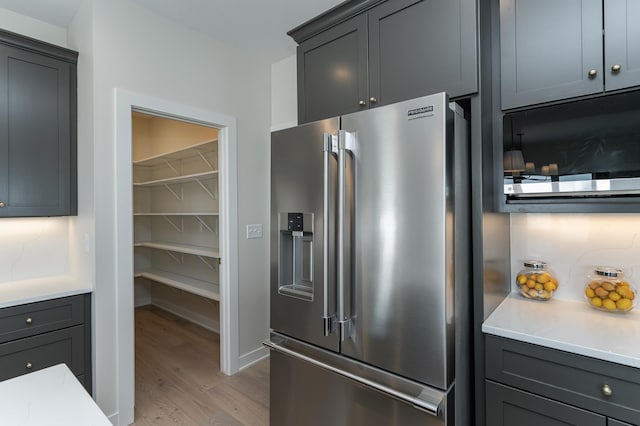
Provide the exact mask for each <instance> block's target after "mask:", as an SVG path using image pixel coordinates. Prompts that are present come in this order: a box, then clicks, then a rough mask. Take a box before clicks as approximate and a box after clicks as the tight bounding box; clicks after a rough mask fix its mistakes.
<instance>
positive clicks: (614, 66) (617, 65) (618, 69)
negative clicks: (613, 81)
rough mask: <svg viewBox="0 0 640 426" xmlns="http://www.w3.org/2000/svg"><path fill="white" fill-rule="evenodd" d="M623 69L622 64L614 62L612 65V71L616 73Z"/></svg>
mask: <svg viewBox="0 0 640 426" xmlns="http://www.w3.org/2000/svg"><path fill="white" fill-rule="evenodd" d="M621 69H622V67H621V66H620V64H614V65H612V66H611V72H612V73H614V74H617V73H619V72H620V70H621Z"/></svg>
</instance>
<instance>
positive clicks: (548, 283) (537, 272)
mask: <svg viewBox="0 0 640 426" xmlns="http://www.w3.org/2000/svg"><path fill="white" fill-rule="evenodd" d="M523 266H524V269H523V270H522V271H520V272H518V275H516V285H517V286H518V288H519V289H520V294H522V295H523V296H524V297H526V298H529V299H535V300H549V299H551V296H552V295H553V292H554V291H556V290H557V289H558V279H557V278H556V277H555V275H554V274H553V273H552V272H551V271H549V270H548V269H547V263H546V262H543V261H541V260H527V261H525V262H524V263H523Z"/></svg>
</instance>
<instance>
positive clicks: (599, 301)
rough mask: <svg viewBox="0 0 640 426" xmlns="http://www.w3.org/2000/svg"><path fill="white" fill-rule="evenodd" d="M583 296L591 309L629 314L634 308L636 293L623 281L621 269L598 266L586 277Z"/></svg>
mask: <svg viewBox="0 0 640 426" xmlns="http://www.w3.org/2000/svg"><path fill="white" fill-rule="evenodd" d="M584 296H585V298H586V299H587V302H589V305H590V306H591V307H592V308H595V309H599V310H601V311H606V312H629V311H630V310H631V309H633V307H634V306H635V300H636V291H635V289H634V288H633V287H632V286H631V284H629V283H628V282H627V281H625V280H624V272H623V271H622V270H621V269H618V268H613V267H610V266H598V267H597V268H596V269H595V271H594V273H593V274H592V275H589V277H588V284H587V285H586V286H585V289H584Z"/></svg>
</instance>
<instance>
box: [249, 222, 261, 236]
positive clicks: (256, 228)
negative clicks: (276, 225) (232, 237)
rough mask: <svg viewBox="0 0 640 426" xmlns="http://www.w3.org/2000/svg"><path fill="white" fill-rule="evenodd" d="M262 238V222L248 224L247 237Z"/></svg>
mask: <svg viewBox="0 0 640 426" xmlns="http://www.w3.org/2000/svg"><path fill="white" fill-rule="evenodd" d="M250 238H262V224H261V223H256V224H252V225H247V239H250Z"/></svg>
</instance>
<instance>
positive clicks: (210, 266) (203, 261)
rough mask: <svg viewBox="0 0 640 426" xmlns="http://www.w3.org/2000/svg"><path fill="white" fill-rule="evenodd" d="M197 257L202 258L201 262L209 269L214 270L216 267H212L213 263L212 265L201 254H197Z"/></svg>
mask: <svg viewBox="0 0 640 426" xmlns="http://www.w3.org/2000/svg"><path fill="white" fill-rule="evenodd" d="M198 259H200V260H202V263H204V264H205V265H207V266H208V267H209V269H211V270H212V271H215V270H216V269H215V268H214V267H213V265H212V264H210V263H209V262H207V261H206V260H205V258H204V257H202V256H198Z"/></svg>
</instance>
